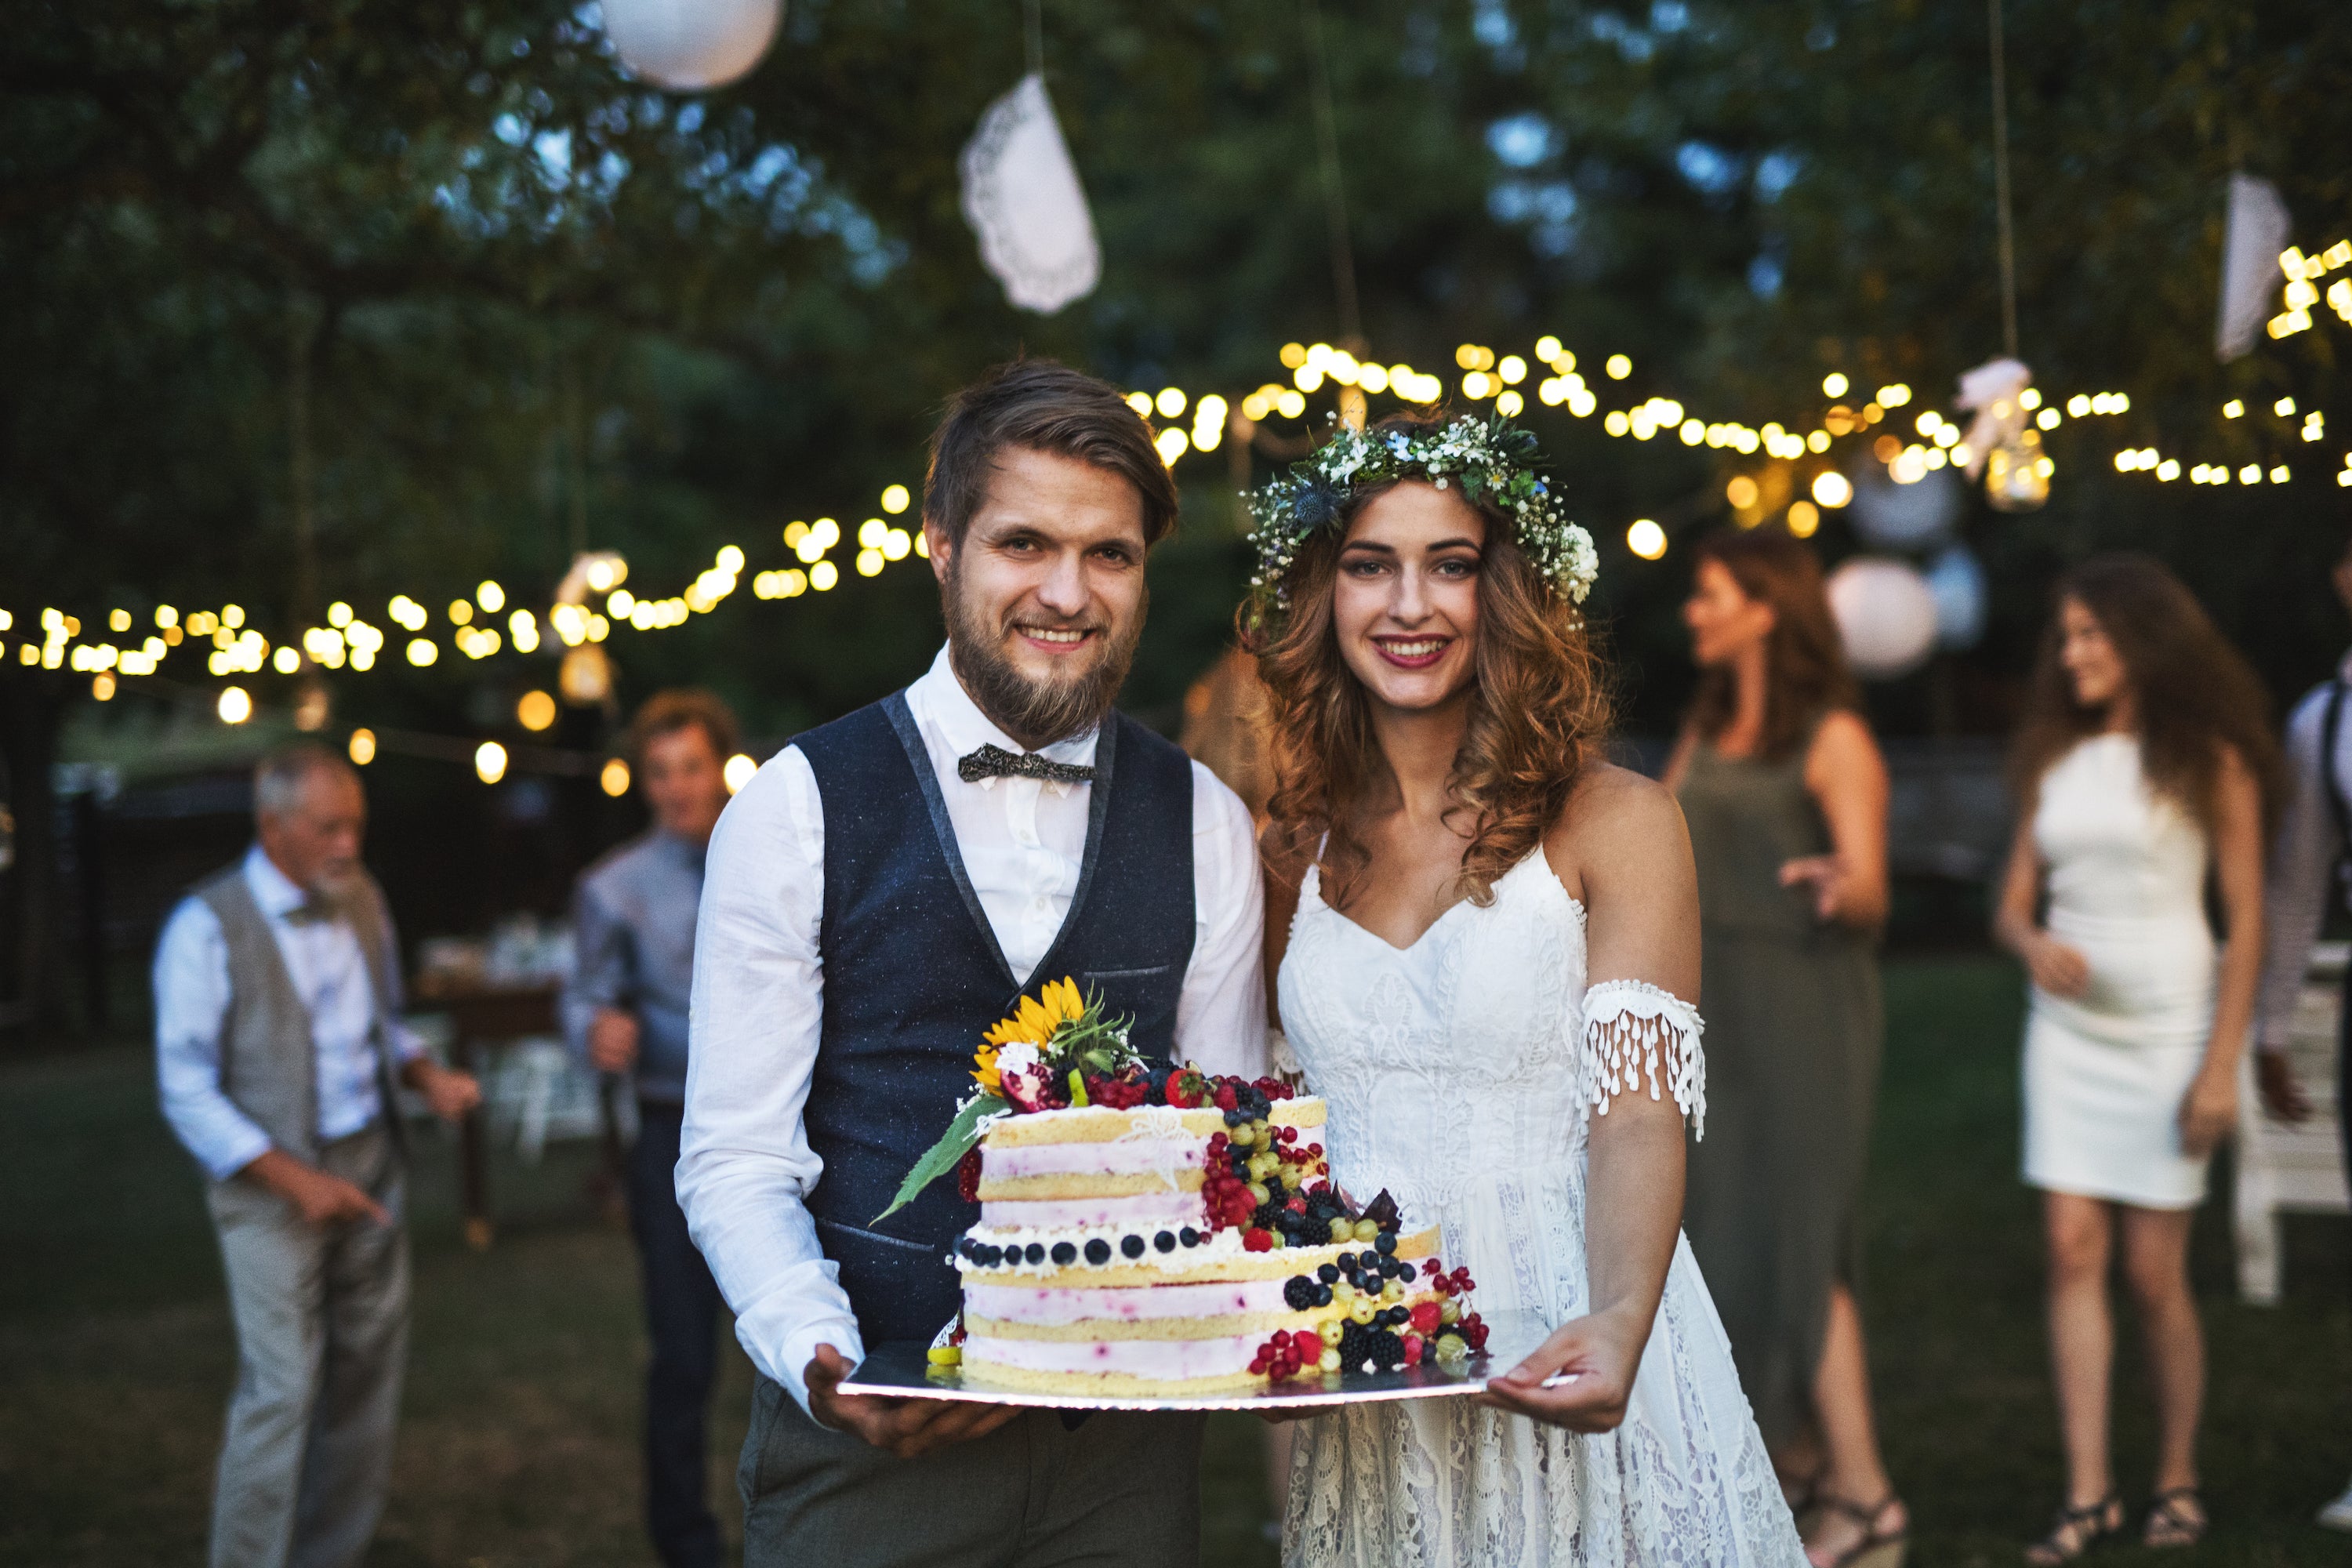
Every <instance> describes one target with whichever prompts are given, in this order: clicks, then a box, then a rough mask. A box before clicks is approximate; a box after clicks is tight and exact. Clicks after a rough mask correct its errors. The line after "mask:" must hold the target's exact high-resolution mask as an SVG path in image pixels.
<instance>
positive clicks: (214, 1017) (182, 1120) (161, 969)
mask: <svg viewBox="0 0 2352 1568" xmlns="http://www.w3.org/2000/svg"><path fill="white" fill-rule="evenodd" d="M154 984H155V1088H156V1093H157V1097H158V1099H159V1100H161V1101H162V1104H163V1120H164V1121H168V1122H170V1123H171V1126H172V1131H173V1135H174V1136H175V1137H177V1138H178V1139H179V1140H180V1142H181V1145H182V1146H183V1147H184V1148H185V1149H186V1150H187V1151H188V1152H189V1153H191V1154H193V1155H194V1156H195V1159H196V1163H198V1164H200V1165H202V1166H203V1167H204V1168H205V1173H207V1174H208V1175H210V1176H211V1177H212V1178H213V1180H215V1181H216V1182H225V1181H226V1180H228V1179H229V1178H230V1177H231V1176H234V1175H235V1174H236V1173H238V1172H239V1171H242V1170H243V1169H245V1167H247V1165H250V1164H252V1163H254V1162H255V1161H256V1160H258V1159H259V1158H261V1156H262V1155H264V1154H266V1153H268V1152H269V1148H270V1142H269V1134H268V1133H267V1132H264V1131H262V1130H261V1128H260V1126H259V1125H258V1124H257V1123H256V1122H255V1121H254V1120H253V1118H251V1117H249V1116H247V1114H246V1113H245V1112H244V1111H242V1110H238V1109H237V1108H236V1102H235V1101H233V1100H230V1099H229V1097H228V1096H227V1094H226V1093H225V1092H224V1091H223V1090H222V1089H221V1030H222V1027H223V1026H224V1025H225V1024H226V1022H227V1019H228V1004H229V977H228V939H227V937H226V935H224V934H223V933H222V931H221V923H220V917H219V916H217V915H215V914H214V913H213V911H212V910H211V909H210V908H208V907H207V906H206V905H205V903H204V902H203V901H202V900H197V899H188V900H184V901H183V902H182V903H181V905H180V907H179V908H178V909H176V910H173V912H172V918H171V920H170V921H167V922H165V924H164V927H163V940H162V941H160V942H157V943H156V944H155V972H154Z"/></svg>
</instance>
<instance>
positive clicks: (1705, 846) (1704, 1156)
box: [1677, 734, 1885, 1447]
mask: <svg viewBox="0 0 2352 1568" xmlns="http://www.w3.org/2000/svg"><path fill="white" fill-rule="evenodd" d="M1810 750H1811V737H1810V734H1809V735H1808V737H1807V741H1806V742H1805V744H1802V745H1800V746H1798V747H1796V748H1795V749H1794V750H1793V751H1792V752H1790V755H1789V756H1787V757H1785V758H1762V757H1756V758H1748V757H1727V756H1725V755H1723V754H1722V753H1721V752H1717V750H1716V749H1715V748H1714V747H1713V746H1712V745H1707V744H1704V743H1702V744H1701V745H1699V746H1698V747H1696V749H1695V750H1694V751H1693V752H1692V753H1691V759H1690V765H1689V768H1688V770H1687V771H1686V772H1685V774H1684V777H1683V783H1682V788H1681V789H1680V791H1679V792H1677V795H1678V798H1679V799H1680V800H1681V802H1682V808H1683V818H1684V820H1685V822H1687V823H1688V824H1689V826H1690V836H1691V850H1692V853H1693V854H1694V855H1695V856H1696V859H1697V863H1698V895H1699V910H1700V930H1701V941H1702V954H1701V963H1700V970H1699V973H1701V974H1702V975H1703V976H1704V977H1705V978H1704V980H1703V981H1702V982H1701V984H1700V990H1699V1006H1700V1008H1701V1009H1702V1010H1703V1011H1704V1012H1705V1013H1706V1056H1707V1070H1708V1074H1709V1076H1710V1078H1711V1079H1713V1085H1714V1088H1715V1090H1716V1094H1715V1100H1716V1104H1715V1108H1714V1110H1715V1114H1714V1116H1713V1118H1712V1119H1711V1121H1710V1124H1709V1125H1708V1127H1707V1135H1706V1141H1705V1142H1701V1143H1699V1144H1698V1145H1696V1147H1695V1148H1693V1149H1692V1150H1691V1162H1690V1196H1689V1198H1688V1200H1687V1202H1686V1204H1685V1209H1684V1215H1683V1226H1684V1228H1685V1230H1686V1231H1688V1232H1689V1234H1690V1243H1691V1250H1692V1251H1693V1252H1694V1253H1696V1255H1697V1258H1698V1261H1699V1267H1700V1268H1703V1269H1704V1270H1706V1279H1707V1284H1708V1286H1709V1287H1710V1289H1712V1290H1713V1292H1714V1295H1715V1299H1716V1300H1717V1303H1718V1304H1719V1305H1720V1307H1721V1310H1722V1312H1723V1326H1724V1328H1725V1330H1726V1331H1728V1332H1729V1334H1730V1335H1731V1353H1732V1355H1733V1357H1734V1358H1735V1359H1736V1360H1737V1362H1738V1366H1739V1382H1740V1386H1742V1387H1743V1388H1745V1389H1747V1391H1748V1399H1749V1400H1750V1401H1751V1402H1752V1403H1753V1404H1754V1405H1755V1406H1756V1422H1757V1425H1758V1426H1759V1427H1761V1428H1762V1429H1763V1433H1764V1441H1765V1442H1766V1444H1767V1445H1768V1446H1775V1447H1777V1446H1779V1445H1780V1444H1784V1443H1787V1442H1790V1441H1791V1440H1792V1439H1794V1438H1795V1437H1797V1436H1799V1435H1800V1433H1801V1431H1802V1430H1803V1429H1804V1426H1805V1425H1806V1423H1807V1422H1808V1421H1809V1420H1810V1418H1811V1411H1812V1387H1813V1373H1814V1371H1815V1369H1816V1368H1817V1367H1818V1366H1819V1365H1820V1363H1821V1356H1822V1338H1823V1335H1824V1334H1825V1332H1826V1331H1827V1329H1828V1325H1829V1300H1830V1288H1831V1287H1832V1285H1833V1284H1838V1283H1841V1282H1842V1283H1843V1284H1844V1285H1846V1286H1847V1287H1848V1288H1849V1289H1853V1288H1855V1287H1857V1286H1858V1285H1859V1284H1860V1282H1861V1277H1862V1225H1861V1206H1862V1182H1863V1174H1864V1167H1865V1166H1866V1164H1867V1163H1868V1158H1869V1146H1870V1123H1871V1117H1872V1112H1873V1110H1874V1106H1875V1104H1876V1100H1877V1095H1878V1066H1879V1054H1880V1047H1881V1043H1882V1039H1883V1037H1884V1030H1885V1023H1884V1016H1883V1013H1882V1009H1881V1006H1880V999H1879V984H1878V956H1877V952H1876V940H1875V938H1874V937H1873V936H1872V935H1871V934H1869V933H1867V932H1864V931H1855V930H1854V929H1853V928H1852V927H1851V926H1846V925H1842V924H1837V923H1834V922H1824V921H1820V920H1817V919H1815V918H1814V915H1813V910H1812V895H1811V890H1810V889H1803V888H1784V887H1782V886H1781V885H1780V866H1781V863H1782V862H1784V861H1787V860H1790V859H1794V858H1799V857H1801V856H1809V855H1822V854H1826V853H1828V852H1829V849H1830V847H1831V846H1830V836H1829V828H1828V826H1827V824H1825V823H1824V822H1823V821H1822V814H1821V808H1820V807H1819V806H1818V805H1816V804H1815V803H1814V801H1813V797H1812V794H1811V791H1809V790H1807V789H1806V787H1805V755H1806V752H1809V751H1810Z"/></svg>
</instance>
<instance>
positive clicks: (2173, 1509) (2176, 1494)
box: [2139, 1487, 2210, 1547]
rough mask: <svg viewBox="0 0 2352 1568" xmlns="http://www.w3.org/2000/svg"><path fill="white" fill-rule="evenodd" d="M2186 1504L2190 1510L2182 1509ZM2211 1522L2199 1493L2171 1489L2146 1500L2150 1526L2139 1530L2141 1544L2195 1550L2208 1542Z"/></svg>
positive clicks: (2182, 1489)
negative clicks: (2198, 1544)
mask: <svg viewBox="0 0 2352 1568" xmlns="http://www.w3.org/2000/svg"><path fill="white" fill-rule="evenodd" d="M2184 1503H2186V1504H2187V1505H2188V1507H2187V1508H2183V1507H2182V1506H2181V1505H2182V1504H2184ZM2208 1522H2210V1521H2209V1519H2208V1516H2207V1514H2206V1512H2205V1500H2204V1499H2203V1498H2202V1497H2200V1496H2199V1495H2198V1492H2197V1489H2196V1488H2195V1487H2172V1488H2169V1489H2167V1490H2164V1491H2160V1492H2158V1493H2157V1494H2156V1495H2155V1496H2154V1497H2152V1498H2150V1499H2148V1500H2147V1523H2146V1524H2144V1525H2142V1526H2141V1527H2140V1533H2139V1539H2140V1544H2141V1545H2143V1546H2154V1547H2173V1546H2194V1545H2196V1544H2197V1543H2198V1542H2200V1541H2202V1540H2204V1539H2205V1526H2206V1525H2207V1523H2208Z"/></svg>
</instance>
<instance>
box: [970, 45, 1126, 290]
mask: <svg viewBox="0 0 2352 1568" xmlns="http://www.w3.org/2000/svg"><path fill="white" fill-rule="evenodd" d="M963 216H964V217H965V218H966V219H967V220H968V221H970V223H971V227H972V232H973V233H974V234H976V235H978V236H979V237H980V258H981V260H982V261H983V262H986V263H987V264H988V269H989V270H990V271H991V272H992V273H994V274H995V275H996V278H997V281H999V282H1001V283H1003V285H1004V295H1005V298H1006V299H1008V300H1012V301H1013V304H1015V305H1017V306H1019V307H1020V308H1021V309H1022V310H1035V311H1037V312H1038V313H1039V314H1041V315H1051V314H1053V313H1054V312H1055V311H1056V310H1060V309H1061V308H1062V307H1063V306H1065V305H1066V304H1068V303H1069V302H1070V301H1071V300H1077V299H1082V298H1084V297H1085V296H1086V295H1087V294H1090V293H1092V292H1093V291H1094V287H1095V284H1096V283H1097V282H1098V281H1100V280H1101V278H1102V251H1101V249H1100V247H1097V245H1096V243H1095V223H1094V217H1093V215H1092V214H1090V213H1089V212H1088V211H1087V193H1086V191H1085V190H1084V188H1082V187H1081V186H1080V185H1079V184H1078V171H1077V168H1076V165H1075V164H1073V163H1071V162H1070V148H1069V144H1068V143H1067V142H1064V141H1063V140H1062V128H1061V126H1060V124H1059V123H1058V122H1056V121H1055V118H1054V105H1053V103H1052V101H1051V100H1048V99H1047V98H1046V96H1045V78H1043V77H1041V76H1039V75H1037V74H1036V73H1035V72H1034V71H1032V72H1031V73H1030V74H1029V75H1027V76H1024V77H1023V78H1022V79H1021V82H1020V85H1019V86H1017V87H1015V88H1014V89H1013V90H1012V91H1011V92H1008V93H1006V94H1005V95H1004V96H1003V98H1000V99H998V100H996V101H995V102H994V103H992V104H990V105H989V106H988V111H987V112H986V113H984V114H982V116H981V117H980V128H979V129H978V130H976V131H974V132H972V133H971V141H970V142H967V143H965V145H964V150H963Z"/></svg>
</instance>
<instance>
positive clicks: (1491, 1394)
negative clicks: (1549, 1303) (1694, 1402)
mask: <svg viewBox="0 0 2352 1568" xmlns="http://www.w3.org/2000/svg"><path fill="white" fill-rule="evenodd" d="M1648 1327H1649V1326H1648V1325H1647V1324H1646V1323H1643V1324H1639V1325H1636V1324H1633V1323H1629V1322H1626V1321H1622V1317H1621V1315H1620V1314H1618V1313H1615V1312H1599V1313H1595V1314H1593V1315H1592V1316H1591V1317H1586V1318H1578V1319H1576V1320H1575V1321H1572V1322H1569V1323H1563V1324H1562V1325H1560V1327H1559V1328H1558V1329H1556V1330H1554V1331H1553V1332H1552V1336H1551V1338H1549V1339H1548V1340H1546V1341H1544V1342H1543V1344H1542V1345H1541V1347H1539V1348H1538V1350H1537V1351H1536V1352H1535V1354H1533V1355H1531V1356H1529V1357H1528V1359H1527V1360H1525V1361H1523V1362H1521V1363H1519V1364H1518V1365H1517V1366H1515V1367H1513V1368H1512V1369H1511V1370H1510V1371H1508V1372H1507V1373H1504V1374H1503V1375H1502V1376H1500V1377H1498V1378H1495V1379H1493V1380H1492V1381H1490V1382H1489V1383H1488V1384H1486V1393H1484V1394H1480V1395H1478V1400H1479V1403H1480V1404H1482V1405H1493V1406H1495V1407H1496V1409H1498V1410H1512V1411H1517V1413H1518V1414H1519V1415H1526V1416H1530V1417H1532V1418H1533V1419H1535V1420H1538V1421H1543V1422H1548V1423H1549V1424H1550V1425H1552V1426H1565V1427H1567V1428H1568V1429H1569V1430H1570V1431H1571V1432H1613V1431H1615V1430H1616V1429H1617V1426H1618V1425H1619V1424H1620V1423H1621V1422H1622V1421H1623V1420H1624V1419H1625V1405H1626V1402H1627V1401H1628V1400H1629V1399H1631V1398H1632V1397H1633V1374H1634V1373H1636V1372H1637V1371H1639V1370H1640V1369H1641V1364H1642V1349H1643V1344H1644V1343H1645V1342H1647V1341H1648V1338H1649V1331H1648ZM1554 1377H1557V1378H1558V1379H1559V1382H1558V1384H1556V1385H1555V1386H1553V1387H1550V1388H1546V1387H1545V1386H1544V1384H1545V1382H1546V1381H1547V1380H1549V1379H1551V1378H1554Z"/></svg>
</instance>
